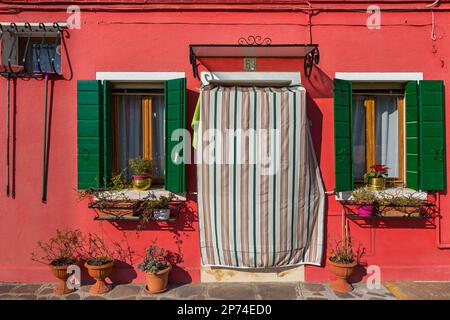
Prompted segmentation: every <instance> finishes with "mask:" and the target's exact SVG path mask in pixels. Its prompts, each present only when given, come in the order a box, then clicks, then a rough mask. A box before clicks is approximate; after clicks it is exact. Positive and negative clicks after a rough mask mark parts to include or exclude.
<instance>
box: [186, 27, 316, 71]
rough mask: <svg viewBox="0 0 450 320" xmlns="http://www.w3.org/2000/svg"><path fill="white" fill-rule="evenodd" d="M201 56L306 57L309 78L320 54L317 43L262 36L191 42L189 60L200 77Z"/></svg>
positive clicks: (306, 69) (305, 64)
mask: <svg viewBox="0 0 450 320" xmlns="http://www.w3.org/2000/svg"><path fill="white" fill-rule="evenodd" d="M199 58H280V59H292V58H294V59H295V58H296V59H299V58H304V63H303V68H304V74H305V77H306V78H308V79H309V77H310V76H311V73H312V69H313V66H314V65H317V64H318V63H319V60H320V54H319V45H317V44H272V40H271V39H270V38H262V37H260V36H249V37H247V38H239V40H238V44H191V45H189V61H190V63H191V66H192V73H193V75H194V77H195V78H199V74H198V66H199V65H198V64H197V60H198V59H199Z"/></svg>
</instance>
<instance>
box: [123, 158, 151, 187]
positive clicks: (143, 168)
mask: <svg viewBox="0 0 450 320" xmlns="http://www.w3.org/2000/svg"><path fill="white" fill-rule="evenodd" d="M128 164H129V165H130V167H131V170H132V171H133V176H132V179H133V189H134V190H138V191H144V190H149V189H150V187H151V185H152V179H151V175H152V171H153V161H152V160H150V159H145V158H141V157H136V158H132V159H130V160H128Z"/></svg>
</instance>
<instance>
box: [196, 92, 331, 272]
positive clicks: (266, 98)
mask: <svg viewBox="0 0 450 320" xmlns="http://www.w3.org/2000/svg"><path fill="white" fill-rule="evenodd" d="M305 95H306V92H305V89H304V88H303V87H300V86H297V87H287V88H261V87H212V86H208V87H204V88H203V89H202V92H201V106H200V108H201V110H200V121H199V126H198V133H199V143H198V148H197V150H196V152H197V182H198V204H199V228H200V249H201V260H202V265H204V266H228V267H237V268H267V267H277V266H287V265H298V264H314V265H320V263H321V259H322V251H323V224H324V201H325V193H324V189H323V185H322V179H321V176H320V170H319V167H318V165H317V160H316V157H315V153H314V148H313V144H312V139H311V136H310V131H309V125H308V120H307V117H306V105H305V101H306V98H305Z"/></svg>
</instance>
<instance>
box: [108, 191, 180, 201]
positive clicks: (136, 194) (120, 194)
mask: <svg viewBox="0 0 450 320" xmlns="http://www.w3.org/2000/svg"><path fill="white" fill-rule="evenodd" d="M106 192H108V198H110V199H112V200H123V199H127V200H143V199H144V198H146V197H148V196H149V195H150V194H151V193H153V194H154V195H155V196H156V197H158V198H159V197H161V196H165V197H168V196H169V195H170V194H171V193H172V194H174V195H175V200H179V201H186V195H185V194H184V193H173V192H170V191H167V190H165V189H163V188H159V189H151V190H146V191H137V190H133V189H125V190H119V191H106Z"/></svg>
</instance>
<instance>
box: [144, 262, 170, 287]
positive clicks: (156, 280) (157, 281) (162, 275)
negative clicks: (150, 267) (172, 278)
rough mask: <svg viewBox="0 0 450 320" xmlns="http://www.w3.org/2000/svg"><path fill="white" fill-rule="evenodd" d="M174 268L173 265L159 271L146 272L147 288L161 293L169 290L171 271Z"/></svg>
mask: <svg viewBox="0 0 450 320" xmlns="http://www.w3.org/2000/svg"><path fill="white" fill-rule="evenodd" d="M171 270H172V265H171V264H168V267H167V268H166V269H164V270H161V271H158V272H157V273H150V272H147V273H145V280H146V282H147V287H146V288H145V290H146V291H147V292H150V293H161V292H164V291H166V290H167V283H168V282H169V273H170V271H171Z"/></svg>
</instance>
